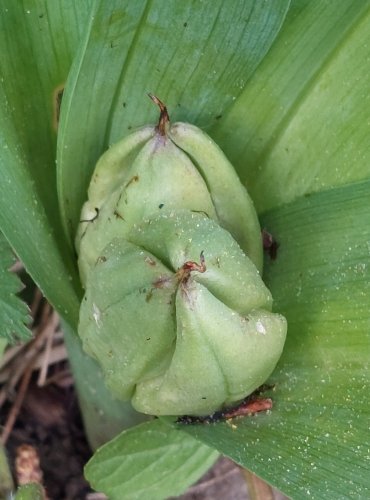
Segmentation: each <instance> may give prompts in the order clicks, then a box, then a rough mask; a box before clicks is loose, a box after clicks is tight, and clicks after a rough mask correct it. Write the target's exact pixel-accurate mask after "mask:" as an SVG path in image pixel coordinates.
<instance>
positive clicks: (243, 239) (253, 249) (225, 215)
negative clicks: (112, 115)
mask: <svg viewBox="0 0 370 500" xmlns="http://www.w3.org/2000/svg"><path fill="white" fill-rule="evenodd" d="M152 98H153V99H154V100H155V102H156V103H157V104H159V106H160V107H161V118H160V122H159V125H158V126H157V127H155V126H147V127H144V128H142V129H140V130H138V131H136V132H134V133H133V134H131V135H129V136H128V137H126V138H125V139H123V140H122V141H121V142H119V143H117V144H116V145H114V146H112V147H111V148H110V149H109V150H108V151H107V152H106V153H105V154H104V155H103V156H102V157H101V158H100V160H99V161H98V163H97V166H96V169H95V172H94V175H93V177H92V180H91V184H90V187H89V191H88V198H89V199H88V201H87V202H86V203H85V205H84V207H83V210H82V215H81V223H80V226H79V228H78V232H77V237H76V248H77V252H78V254H79V268H80V275H81V280H82V283H83V285H84V284H85V281H86V278H87V275H88V273H89V269H90V268H91V267H92V266H93V265H94V264H95V262H96V260H97V258H98V257H99V255H100V253H101V251H102V249H103V248H104V247H105V245H106V243H107V241H110V240H111V239H112V238H114V237H121V236H124V235H125V234H126V232H127V231H128V230H129V229H130V227H132V225H133V224H135V223H136V222H140V221H141V220H143V218H145V217H150V216H152V215H153V216H155V215H157V214H159V213H160V212H161V210H162V209H163V208H165V209H178V208H187V209H189V210H192V211H194V212H203V213H205V214H206V215H207V216H208V217H209V218H211V219H214V220H216V221H218V223H219V224H220V225H221V226H222V227H224V228H225V229H226V230H227V231H229V232H230V233H231V235H232V236H233V237H234V238H235V239H236V240H237V242H238V243H239V245H240V246H241V247H242V249H243V250H244V251H245V252H246V254H247V255H248V256H249V257H250V258H251V259H252V261H253V262H254V263H255V265H256V266H257V268H258V269H259V270H260V271H261V268H262V245H261V234H260V227H259V223H258V219H257V215H256V212H255V209H254V207H253V202H252V201H251V199H250V197H249V195H248V193H247V191H246V189H245V188H244V186H243V185H242V184H241V182H240V180H239V178H238V176H237V175H236V173H235V171H234V169H233V167H232V165H231V164H230V162H229V161H228V160H227V158H226V157H225V155H224V154H223V153H222V151H221V150H220V148H219V147H218V146H217V145H216V144H215V143H214V142H213V141H212V139H211V138H210V137H208V136H207V135H206V134H205V133H204V132H202V131H201V130H200V129H198V128H197V127H194V126H193V125H189V124H187V123H175V124H173V125H170V123H169V121H168V115H167V111H166V108H165V107H164V106H163V104H162V103H161V102H160V101H159V100H158V99H157V98H155V97H152Z"/></svg>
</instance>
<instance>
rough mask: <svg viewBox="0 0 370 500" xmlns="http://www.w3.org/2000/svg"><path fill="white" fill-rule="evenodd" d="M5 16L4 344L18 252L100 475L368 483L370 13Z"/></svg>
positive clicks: (205, 6) (337, 489) (315, 9)
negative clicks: (223, 465)
mask: <svg viewBox="0 0 370 500" xmlns="http://www.w3.org/2000/svg"><path fill="white" fill-rule="evenodd" d="M0 11H1V16H0V26H1V29H0V44H1V45H0V46H1V57H0V69H1V75H0V77H1V78H0V125H1V126H0V130H1V132H0V141H1V145H0V174H1V183H0V193H1V196H0V203H1V210H0V229H1V231H2V238H1V240H0V243H1V247H0V255H1V262H2V266H1V270H0V272H1V273H2V281H1V288H0V296H1V298H2V300H1V302H0V318H1V325H2V329H1V332H0V333H1V335H2V337H3V339H0V342H1V344H0V348H1V349H4V348H5V345H6V343H7V342H11V341H14V336H18V337H19V338H26V337H27V335H28V331H27V328H26V327H25V323H26V322H27V309H26V307H25V305H24V304H23V303H22V302H21V301H20V300H19V299H18V298H17V297H16V296H15V293H16V292H17V287H18V283H17V281H16V278H15V276H14V275H12V274H10V273H8V272H7V269H8V267H9V265H10V261H11V250H10V248H12V249H13V250H14V252H15V253H16V254H17V255H18V257H19V258H20V259H21V260H22V262H23V263H24V264H25V266H26V269H27V271H28V272H29V273H30V275H31V276H32V278H33V279H34V281H35V282H36V283H37V284H38V286H39V287H40V288H41V290H42V291H43V293H44V294H45V296H46V297H47V299H48V300H49V301H50V302H51V304H52V305H53V306H54V307H55V308H56V310H57V311H58V312H59V314H60V316H61V318H62V320H63V329H64V332H65V340H66V345H67V348H68V353H69V358H70V363H71V367H72V370H73V374H74V377H75V381H76V388H77V391H78V395H79V401H80V406H81V411H82V414H83V419H84V423H85V428H86V432H87V435H88V438H89V441H90V444H91V446H92V447H93V448H94V449H97V451H96V453H95V454H94V456H93V457H92V459H91V460H90V462H89V463H88V464H87V466H86V469H85V472H86V477H87V479H88V480H89V481H90V483H91V484H92V486H93V487H94V488H95V489H96V490H98V491H103V492H104V493H106V494H107V495H108V496H109V498H112V499H123V498H130V499H133V498H151V499H155V498H158V499H161V498H165V497H167V496H171V495H177V494H180V493H181V492H182V491H184V489H185V488H186V487H187V486H189V485H190V484H192V483H193V482H194V481H196V480H197V479H198V478H199V477H200V476H201V475H202V474H203V473H204V472H205V470H207V468H208V467H209V466H210V465H211V464H212V463H213V462H214V461H215V459H216V458H217V456H218V454H219V453H221V454H223V455H226V456H228V457H230V458H232V459H233V460H234V461H235V462H237V463H238V464H240V465H242V466H244V467H246V468H248V469H250V470H252V471H253V472H255V473H257V474H258V475H259V476H261V477H263V478H264V479H265V480H267V481H268V482H270V483H271V484H273V485H274V486H276V487H277V488H279V489H280V490H282V491H283V492H284V493H286V494H287V495H289V496H292V497H295V498H306V497H307V498H317V499H319V498H334V497H335V498H344V497H346V498H347V497H351V498H365V497H366V496H368V495H369V494H370V479H369V474H368V469H369V465H370V452H369V446H370V441H369V425H370V424H369V419H368V415H369V403H368V394H369V385H370V384H369V364H370V351H369V348H370V312H369V304H370V300H369V291H370V287H369V283H370V272H369V269H370V266H369V258H370V224H369V217H370V216H369V213H370V147H369V145H370V134H369V123H370V122H369V116H370V111H369V109H370V108H369V102H370V91H369V86H368V73H369V69H370V27H369V26H370V22H369V21H370V19H369V18H370V6H369V4H368V3H367V2H360V1H357V0H343V1H341V2H325V3H323V2H320V1H319V0H292V1H291V2H290V1H289V0H274V1H271V2H260V1H257V0H255V1H253V0H248V1H245V0H232V1H231V2H221V1H216V2H168V1H164V0H154V1H152V2H145V1H138V2H129V1H122V0H120V1H119V0H111V1H108V0H90V1H87V2H74V1H72V0H63V2H52V1H51V0H34V1H33V2H14V1H12V0H5V1H4V2H3V3H2V5H1V7H0ZM148 92H153V94H155V96H158V97H160V98H161V99H162V100H163V101H164V102H165V104H166V106H167V109H168V110H169V114H170V118H171V122H169V118H168V115H167V110H166V108H165V106H164V104H163V103H162V102H161V101H159V100H158V98H157V97H154V96H152V98H153V99H154V101H155V102H156V103H157V104H158V105H159V107H160V108H161V111H160V113H159V111H158V109H156V106H153V103H151V102H150V100H149V99H148V98H147V96H146V95H147V93H148ZM158 114H160V120H159V123H158ZM176 122H179V123H178V124H176ZM147 124H153V125H152V126H149V127H144V128H141V129H139V127H143V126H146V125H147ZM190 124H191V125H190ZM148 165H149V166H148ZM231 165H232V166H231ZM234 168H235V171H236V173H237V175H236V173H235V172H234ZM212 169H213V170H212ZM210 172H211V173H210ZM185 175H186V177H184V176H185ZM161 176H162V177H161ZM185 178H186V182H185V181H184V179H185ZM256 214H257V215H256ZM257 216H258V219H257ZM258 220H259V222H258ZM260 228H261V229H263V233H264V235H265V241H266V242H267V246H268V247H269V248H267V251H266V252H265V259H264V265H263V266H262V259H261V242H262V237H261V233H260ZM262 268H263V273H262ZM259 271H260V272H259ZM262 279H263V281H264V282H263V281H262ZM252 289H253V290H252ZM251 291H253V293H251ZM271 296H272V297H273V302H272V299H271ZM246 297H249V298H248V300H251V302H248V300H247V299H246ZM250 297H252V299H250ZM271 308H272V311H273V312H272V311H271ZM107 310H109V311H110V314H108V315H107V314H104V312H105V311H107ZM80 311H81V313H80ZM174 311H175V312H174ZM174 314H175V316H174ZM122 315H123V316H122ZM79 316H80V320H79ZM284 317H285V318H286V320H287V324H288V332H287V335H286V341H285V345H284V349H283V344H284V340H285V334H286V321H285V319H284ZM122 318H123V319H122ZM120 323H122V330H120V328H119V326H120ZM78 325H79V326H78ZM176 325H177V326H176ZM220 325H221V326H220ZM179 331H180V333H181V332H182V334H183V335H182V337H181V338H182V339H183V341H182V342H181V343H180V342H178V343H177V344H176V342H175V340H174V339H176V338H177V339H178V338H179V337H178V335H179ZM117 332H118V333H117ZM199 332H201V335H199ZM250 332H254V333H253V335H255V342H256V345H257V344H258V347H256V349H255V350H254V351H253V353H254V354H253V353H252V355H251V357H248V356H244V354H245V352H246V351H245V346H244V344H243V342H244V340H243V337H242V335H243V334H244V335H250V334H251V333H250ZM176 335H177V337H176ZM184 339H185V340H184ZM199 339H200V340H199ZM205 339H207V340H206V341H205ZM174 342H175V343H174ZM210 346H212V349H213V350H212V352H210V351H211V349H210ZM282 349H283V352H282ZM281 352H282V356H281V358H280V360H279V361H278V359H279V356H280V354H281ZM276 363H278V364H277V366H276V367H275V365H276ZM266 378H268V380H267V381H266ZM264 382H267V384H268V386H267V390H266V391H265V392H264V393H263V394H261V395H260V396H261V397H262V398H263V399H262V402H263V401H265V404H262V405H261V408H259V407H258V404H257V405H256V404H255V406H253V401H254V402H255V401H256V400H254V399H249V400H248V399H247V400H245V401H244V402H243V403H242V404H244V407H243V408H244V410H245V409H246V408H247V409H248V408H249V410H253V411H244V413H246V414H247V415H245V416H237V415H239V414H240V413H243V411H240V412H238V410H237V409H236V410H235V408H234V409H230V408H231V407H233V405H237V404H239V403H240V401H241V400H243V398H244V397H245V396H250V394H251V393H253V391H254V390H255V389H258V387H259V386H260V385H261V384H262V383H264ZM265 389H266V387H265ZM262 390H263V389H261V391H262ZM260 396H259V397H260ZM266 401H268V402H269V403H268V404H266ZM248 405H249V406H248ZM225 408H229V409H228V410H225ZM267 408H269V410H268V411H262V412H259V411H258V409H262V410H266V409H267ZM212 414H213V415H216V416H218V417H220V418H211V416H212ZM184 415H187V418H183V416H184ZM153 416H155V417H158V418H153ZM228 417H235V418H233V419H232V420H231V421H230V420H229V418H228ZM230 422H232V423H231V424H230ZM189 423H190V424H192V425H189ZM102 445H103V446H102ZM134 475H135V481H134V482H133V481H132V480H131V478H132V476H134ZM138 485H139V486H138Z"/></svg>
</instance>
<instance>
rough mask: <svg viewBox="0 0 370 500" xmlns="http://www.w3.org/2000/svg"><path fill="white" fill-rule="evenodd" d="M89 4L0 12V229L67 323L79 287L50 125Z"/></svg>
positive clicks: (29, 5) (31, 4) (47, 3)
mask: <svg viewBox="0 0 370 500" xmlns="http://www.w3.org/2000/svg"><path fill="white" fill-rule="evenodd" d="M90 3H91V2H81V3H79V5H78V7H77V6H76V3H75V2H73V1H70V0H67V1H64V2H53V1H51V0H37V1H35V0H33V1H31V0H26V1H23V2H13V1H12V0H5V1H3V2H2V3H1V7H0V47H1V54H2V56H1V61H0V172H1V183H0V200H1V205H0V206H1V210H0V228H1V230H2V231H3V233H4V234H5V235H6V237H7V239H8V240H9V241H10V243H11V245H12V246H13V248H14V249H15V251H16V253H17V254H18V255H19V257H20V258H21V260H22V261H23V262H24V264H25V266H26V267H27V270H28V272H29V273H30V274H31V276H32V277H33V279H34V280H35V281H36V282H37V284H38V285H39V286H40V287H41V289H42V290H43V292H44V293H45V295H46V296H47V297H48V299H49V300H50V301H51V302H52V303H53V305H54V306H55V307H56V308H57V309H58V311H59V312H60V313H61V314H63V315H64V316H65V317H66V318H67V319H68V320H69V321H70V322H71V323H76V322H77V314H78V299H77V295H78V293H79V288H78V285H77V278H76V272H75V266H74V263H73V258H72V253H71V252H70V250H69V249H68V246H67V243H66V239H65V236H64V234H63V230H62V226H61V222H60V216H59V210H58V200H57V194H56V174H55V148H56V122H57V114H58V107H59V104H58V102H59V100H60V91H61V89H62V87H63V85H64V82H65V80H66V76H67V73H68V70H69V67H70V65H71V61H72V57H73V53H74V52H75V50H76V47H77V45H78V40H79V38H80V36H81V32H82V31H83V28H84V25H85V24H86V18H87V17H88V14H89V10H90Z"/></svg>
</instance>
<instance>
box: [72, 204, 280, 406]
mask: <svg viewBox="0 0 370 500" xmlns="http://www.w3.org/2000/svg"><path fill="white" fill-rule="evenodd" d="M202 251H204V256H205V263H204V264H203V267H202V263H200V264H198V265H197V264H196V261H199V260H200V257H199V256H200V255H201V253H202ZM271 304H272V299H271V295H270V292H269V291H268V290H267V288H266V287H265V285H264V284H263V282H262V280H261V277H260V275H259V273H258V271H257V269H256V267H255V265H254V264H253V263H252V261H251V260H250V259H249V258H248V257H247V256H246V255H245V254H244V252H243V251H242V250H241V248H240V247H239V245H238V244H237V243H236V241H235V240H234V239H233V238H232V236H231V235H230V234H229V233H228V232H227V231H225V230H224V229H223V228H221V227H220V226H219V225H218V224H217V223H216V222H215V221H212V220H210V219H208V218H207V217H205V216H204V215H202V214H194V213H192V212H190V211H188V210H178V211H177V212H166V213H163V214H161V215H159V216H157V217H154V218H151V219H149V220H146V221H144V222H143V223H142V224H138V225H135V226H134V227H133V228H132V229H131V230H130V231H129V232H128V233H127V235H126V238H121V239H120V238H117V239H114V240H113V241H111V242H110V243H109V244H108V245H107V246H106V247H105V248H104V250H103V252H102V255H101V256H100V258H99V259H98V262H97V263H96V265H95V266H94V270H93V272H91V273H90V275H89V279H88V281H87V287H86V295H85V300H84V301H83V303H82V306H81V316H80V328H79V332H80V336H81V338H82V341H83V345H84V349H85V350H86V351H87V352H88V353H89V354H91V355H92V356H94V357H95V358H96V359H97V360H98V361H99V363H100V364H101V366H102V369H103V372H104V374H105V377H106V382H107V385H108V387H109V388H110V390H111V391H112V393H113V394H114V395H116V396H117V397H118V398H120V399H128V398H131V399H132V403H133V405H134V407H135V408H136V409H137V410H138V411H141V412H143V413H148V414H153V415H182V414H193V415H204V414H207V413H212V412H213V411H215V410H216V409H218V408H220V407H222V406H223V405H228V404H230V403H233V402H236V401H238V400H240V399H242V398H243V397H244V396H246V395H247V394H249V393H251V392H252V391H253V390H255V389H256V388H257V387H258V386H259V385H261V384H262V383H263V382H264V381H265V380H266V379H267V377H268V376H269V375H270V373H271V372H272V370H273V369H274V367H275V365H276V363H277V361H278V359H279V357H280V355H281V351H282V348H283V345H284V341H285V335H286V321H285V319H284V318H283V317H282V316H280V315H278V314H274V313H271Z"/></svg>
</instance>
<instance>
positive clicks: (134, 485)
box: [85, 420, 218, 500]
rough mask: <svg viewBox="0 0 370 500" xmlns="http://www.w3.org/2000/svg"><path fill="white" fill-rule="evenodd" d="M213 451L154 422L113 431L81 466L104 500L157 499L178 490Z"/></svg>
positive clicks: (203, 468)
mask: <svg viewBox="0 0 370 500" xmlns="http://www.w3.org/2000/svg"><path fill="white" fill-rule="evenodd" d="M217 457H218V453H217V452H215V451H214V450H212V449H210V448H208V447H207V446H205V445H202V444H200V443H199V442H198V441H197V440H195V439H193V438H191V437H190V436H188V435H186V434H184V433H183V432H181V431H178V430H176V429H172V428H171V427H169V426H168V425H167V424H165V423H163V422H162V421H160V420H151V421H150V422H146V423H144V424H141V425H138V426H136V427H133V428H131V429H129V430H127V431H124V432H122V433H121V434H119V435H118V436H117V437H116V438H115V439H113V440H112V441H110V442H109V443H107V444H106V445H104V446H103V447H102V448H100V449H99V450H98V451H97V452H96V453H95V455H94V456H93V458H92V459H91V460H90V462H89V463H88V464H87V465H86V467H85V474H86V477H87V479H88V480H89V481H90V483H91V484H92V485H93V487H94V488H95V489H96V490H97V491H103V492H104V493H106V494H107V495H109V498H111V499H112V500H114V499H117V500H118V499H124V498H130V499H132V500H134V499H139V498H144V497H150V498H151V499H153V500H156V499H158V500H160V499H162V498H166V497H168V496H170V495H178V494H180V493H182V492H183V491H184V490H185V489H186V487H187V486H189V485H190V484H192V483H193V482H194V481H195V480H196V479H198V478H199V477H200V476H201V475H202V474H203V473H204V472H205V471H206V470H207V469H208V468H209V467H210V466H211V465H212V464H213V463H214V462H215V460H216V458H217Z"/></svg>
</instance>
